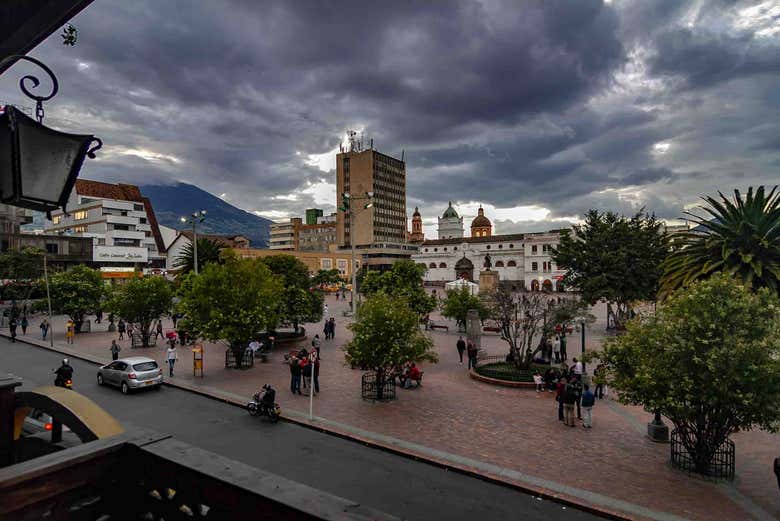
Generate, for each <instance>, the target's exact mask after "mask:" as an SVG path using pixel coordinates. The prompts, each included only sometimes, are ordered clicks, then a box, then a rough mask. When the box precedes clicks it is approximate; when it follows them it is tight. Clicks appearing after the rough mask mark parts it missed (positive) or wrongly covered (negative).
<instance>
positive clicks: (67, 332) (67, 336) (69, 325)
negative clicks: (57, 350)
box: [65, 319, 76, 344]
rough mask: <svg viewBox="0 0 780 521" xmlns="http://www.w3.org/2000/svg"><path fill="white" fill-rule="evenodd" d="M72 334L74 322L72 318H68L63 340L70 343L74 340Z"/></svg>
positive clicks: (74, 333) (73, 333)
mask: <svg viewBox="0 0 780 521" xmlns="http://www.w3.org/2000/svg"><path fill="white" fill-rule="evenodd" d="M74 336H76V324H75V323H74V322H73V320H71V319H68V323H67V325H66V326H65V342H66V343H68V344H72V343H73V342H74V340H73V337H74Z"/></svg>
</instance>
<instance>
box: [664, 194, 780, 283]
mask: <svg viewBox="0 0 780 521" xmlns="http://www.w3.org/2000/svg"><path fill="white" fill-rule="evenodd" d="M718 195H720V200H718V199H716V198H714V197H704V198H703V200H704V201H705V203H707V204H706V205H703V206H701V207H700V209H701V210H702V211H704V212H706V214H708V215H705V216H699V215H695V214H693V213H691V212H685V213H686V215H687V216H688V217H687V218H686V220H688V221H690V222H691V223H692V224H694V225H695V227H694V228H693V229H692V230H691V231H689V232H687V233H683V234H680V235H678V236H675V237H674V238H673V240H672V252H671V253H670V254H669V256H668V257H667V258H666V261H665V262H664V274H663V277H662V278H661V291H660V295H661V297H664V296H667V295H669V294H670V293H671V292H672V291H674V290H676V289H677V288H680V287H682V286H685V285H687V284H689V283H691V282H693V281H694V280H697V279H704V278H707V277H709V276H711V275H712V274H713V273H716V272H719V271H723V272H726V273H730V274H732V275H733V276H734V277H735V278H737V279H739V280H741V281H742V282H744V283H745V284H746V285H747V286H749V287H752V288H754V289H758V288H762V287H766V288H771V289H773V290H774V291H778V292H780V192H778V191H777V186H775V187H774V188H772V189H771V190H770V191H769V193H768V194H767V193H765V191H764V187H763V186H759V187H758V188H757V189H756V191H755V193H754V192H753V187H750V188H748V191H747V194H746V195H745V197H744V199H743V197H742V194H740V192H739V190H734V199H733V200H730V199H727V198H726V196H724V195H723V194H722V193H720V192H718Z"/></svg>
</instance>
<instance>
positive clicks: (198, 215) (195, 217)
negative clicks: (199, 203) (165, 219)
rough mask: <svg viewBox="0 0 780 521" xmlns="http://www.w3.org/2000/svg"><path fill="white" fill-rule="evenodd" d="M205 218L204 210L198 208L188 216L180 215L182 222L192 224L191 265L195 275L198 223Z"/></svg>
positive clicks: (196, 270) (196, 267) (196, 269)
mask: <svg viewBox="0 0 780 521" xmlns="http://www.w3.org/2000/svg"><path fill="white" fill-rule="evenodd" d="M205 219H206V210H200V211H198V212H192V215H190V216H189V217H182V218H181V219H180V220H181V222H183V223H190V224H192V257H193V259H192V265H193V269H194V270H195V275H197V274H198V229H197V227H198V223H202V222H203V221H204V220H205Z"/></svg>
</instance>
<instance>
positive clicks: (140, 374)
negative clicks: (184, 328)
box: [97, 356, 163, 394]
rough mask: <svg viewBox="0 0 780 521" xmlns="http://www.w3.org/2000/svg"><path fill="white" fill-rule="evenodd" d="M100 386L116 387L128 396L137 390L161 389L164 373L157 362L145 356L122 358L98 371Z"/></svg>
mask: <svg viewBox="0 0 780 521" xmlns="http://www.w3.org/2000/svg"><path fill="white" fill-rule="evenodd" d="M97 382H98V385H104V384H108V385H115V386H117V387H119V388H120V389H121V390H122V393H123V394H128V393H129V392H130V391H133V390H135V389H141V388H144V387H154V388H155V389H160V387H161V386H162V383H163V372H162V369H160V366H159V365H157V362H155V361H154V360H152V359H151V358H146V357H145V356H134V357H132V358H120V359H119V360H114V361H113V362H111V363H110V364H107V365H104V366H103V367H101V368H100V369H98V373H97Z"/></svg>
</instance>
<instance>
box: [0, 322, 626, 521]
mask: <svg viewBox="0 0 780 521" xmlns="http://www.w3.org/2000/svg"><path fill="white" fill-rule="evenodd" d="M0 337H4V338H8V339H10V338H11V337H10V335H8V334H6V333H0ZM16 341H17V342H20V343H23V344H27V345H30V346H33V347H37V348H39V349H45V350H47V351H53V352H56V353H60V354H64V355H67V356H68V357H70V358H75V359H77V360H82V361H84V362H89V363H91V364H96V365H104V362H103V361H102V360H98V359H96V358H95V357H92V356H88V355H84V354H83V353H73V352H70V350H67V351H66V350H63V349H62V348H58V347H51V346H49V345H43V344H39V343H37V342H33V341H31V340H27V339H20V338H18V337H17V339H16ZM481 378H485V377H481ZM479 379H480V378H477V380H479ZM488 380H493V379H488ZM497 381H500V380H497ZM518 383H520V382H518ZM163 385H165V386H167V387H173V388H176V389H180V390H182V391H187V392H191V393H193V394H196V395H198V396H202V397H204V398H209V399H211V400H216V401H218V402H222V403H225V404H228V405H232V406H234V407H240V408H242V409H244V408H245V405H246V404H245V403H244V402H243V401H239V400H236V399H235V398H232V397H229V396H226V395H222V396H220V395H219V394H218V393H217V392H209V391H205V390H202V389H199V388H197V387H195V386H190V385H187V384H182V383H177V382H170V381H167V380H163ZM532 385H533V384H532ZM296 414H301V415H302V416H305V413H298V412H297V411H296ZM281 419H282V420H283V421H286V422H288V423H292V424H295V425H298V426H301V427H304V428H307V429H311V430H315V431H318V432H321V433H324V434H328V435H331V436H336V437H338V438H341V439H345V440H348V441H353V442H357V443H360V444H362V445H364V446H366V447H371V448H373V449H377V450H381V451H384V452H387V453H390V454H393V455H396V456H401V457H403V458H406V459H410V460H414V461H418V462H422V463H426V464H428V465H432V466H434V467H438V468H440V469H444V470H447V471H453V472H457V473H458V474H463V475H465V476H469V477H472V478H476V479H479V480H482V481H486V482H488V483H492V484H494V485H499V486H503V487H507V488H510V489H513V490H516V491H518V492H522V493H524V494H528V495H531V496H533V497H535V498H540V499H545V500H548V501H551V502H554V503H557V504H560V505H564V506H567V507H573V508H576V509H578V510H581V511H583V512H588V513H590V514H593V515H596V516H599V517H602V518H604V519H611V520H614V521H637V520H638V519H640V518H638V517H630V516H628V515H627V514H625V513H623V512H617V511H611V510H607V509H604V508H599V507H595V506H592V505H590V504H585V503H580V502H577V501H576V500H573V499H571V498H569V497H567V496H560V495H556V493H554V492H550V491H547V490H546V489H541V488H534V487H531V486H528V485H521V484H519V483H515V482H510V481H506V480H503V479H501V478H499V477H495V476H492V475H489V474H484V473H481V472H478V471H476V470H473V469H472V468H470V467H467V466H463V465H458V464H455V463H452V462H450V461H446V460H442V459H438V458H434V457H432V456H426V455H421V454H419V453H416V452H413V451H410V450H405V449H402V448H399V447H394V446H392V445H389V444H385V443H380V442H377V441H375V440H372V439H369V438H365V437H362V436H359V435H356V434H354V433H351V432H348V431H344V430H337V429H334V428H332V427H326V426H324V425H317V424H316V420H314V421H309V420H304V419H298V418H293V417H291V416H288V415H282V416H281Z"/></svg>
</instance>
